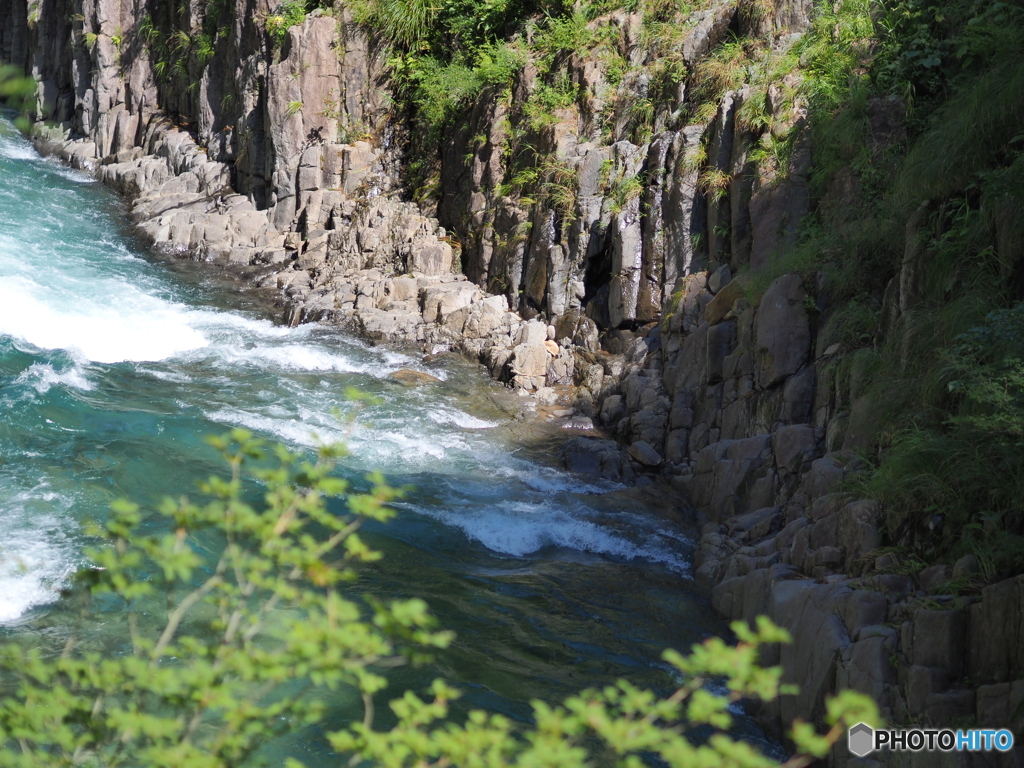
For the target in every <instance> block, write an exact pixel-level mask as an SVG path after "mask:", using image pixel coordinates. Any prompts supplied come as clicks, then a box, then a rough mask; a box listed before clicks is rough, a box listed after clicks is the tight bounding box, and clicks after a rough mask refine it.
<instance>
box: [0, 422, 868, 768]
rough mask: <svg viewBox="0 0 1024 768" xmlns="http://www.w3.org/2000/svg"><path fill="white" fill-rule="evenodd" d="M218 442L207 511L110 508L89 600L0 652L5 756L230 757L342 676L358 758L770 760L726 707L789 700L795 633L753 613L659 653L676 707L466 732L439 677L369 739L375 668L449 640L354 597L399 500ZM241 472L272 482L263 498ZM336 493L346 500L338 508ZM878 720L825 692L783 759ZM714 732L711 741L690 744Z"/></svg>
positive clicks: (52, 760) (147, 760)
mask: <svg viewBox="0 0 1024 768" xmlns="http://www.w3.org/2000/svg"><path fill="white" fill-rule="evenodd" d="M211 443H212V444H213V445H214V446H215V447H216V448H217V449H218V450H220V451H221V452H222V454H223V455H224V457H225V460H226V461H227V464H228V467H229V469H230V472H229V474H228V476H227V477H211V478H210V479H209V480H208V481H207V482H206V483H204V484H203V485H202V486H201V491H202V493H203V494H204V495H205V496H207V497H208V499H209V500H208V501H207V502H206V503H205V504H202V505H199V504H195V503H193V502H191V501H189V500H188V499H187V498H184V497H183V498H180V499H165V500H164V502H163V503H162V504H161V505H160V506H159V508H158V510H157V512H158V513H159V517H157V516H153V515H150V516H146V515H144V514H143V512H142V510H141V509H140V508H139V507H138V506H137V505H135V504H132V503H130V502H126V501H122V502H118V503H116V504H114V505H113V506H112V510H111V515H110V516H109V519H108V520H107V521H106V522H105V523H104V524H102V525H96V526H95V527H94V529H93V530H92V531H91V533H92V534H93V535H95V536H96V537H97V538H98V539H99V541H100V542H101V544H100V546H97V547H96V548H94V549H92V550H91V551H90V552H89V553H88V556H89V559H90V560H91V562H92V566H91V567H89V568H87V569H85V570H84V571H82V573H81V574H80V576H79V580H78V585H77V589H76V590H75V592H74V593H73V594H72V595H69V596H68V598H67V599H68V600H70V601H73V600H74V599H76V598H77V599H80V600H81V610H80V613H79V620H78V625H77V626H76V627H75V628H74V629H73V630H72V631H71V632H70V633H69V634H68V635H67V637H66V639H63V645H62V647H53V648H49V649H46V648H40V647H38V646H37V647H29V645H28V644H27V642H25V641H22V640H18V639H15V640H12V641H9V642H7V643H5V644H4V645H2V646H0V766H20V767H23V768H27V767H28V766H33V767H37V766H105V767H107V768H114V767H115V766H122V765H132V766H154V767H156V766H161V767H163V766H166V767H170V766H179V767H180V766H190V768H191V767H196V768H199V767H201V768H207V767H209V768H215V767H220V766H237V765H240V764H242V763H243V762H245V761H247V760H251V759H255V758H258V750H259V748H260V747H261V746H262V745H264V744H265V743H266V742H267V741H268V740H270V739H273V738H274V737H277V736H280V735H283V734H285V733H288V732H293V731H296V730H298V729H301V728H303V727H306V726H308V725H310V724H313V723H315V722H317V721H318V720H319V719H320V718H321V717H322V715H323V712H324V706H323V698H324V696H323V694H324V693H325V692H327V691H336V690H339V689H342V688H344V689H347V690H348V691H354V692H356V693H357V694H358V696H360V697H361V698H362V700H363V703H364V717H363V719H362V721H361V722H356V723H352V724H350V725H349V726H348V727H346V728H345V729H343V730H341V731H338V732H336V733H332V734H330V735H329V739H330V742H331V744H332V745H333V747H334V748H335V749H336V750H337V751H338V752H339V756H341V755H344V756H345V757H346V758H347V759H348V762H349V764H350V765H353V766H354V765H362V764H367V765H379V766H394V767H396V768H397V767H398V766H410V768H411V767H413V766H415V767H416V768H426V767H427V766H435V767H436V768H443V767H444V766H460V767H461V768H474V767H476V766H480V767H481V768H482V767H483V766H488V767H489V768H499V767H501V766H523V767H524V768H525V766H536V767H540V766H552V767H554V766H559V767H560V768H573V767H574V766H579V767H580V768H582V766H585V765H592V764H594V762H593V761H594V760H595V759H596V760H598V761H599V762H600V763H601V764H609V765H618V766H623V767H624V768H637V767H638V766H641V765H645V764H648V763H649V762H650V760H651V759H652V757H653V756H655V755H656V756H658V757H659V758H660V760H661V761H663V762H664V764H666V765H669V766H683V765H686V766H692V765H707V766H710V765H715V766H726V765H728V766H748V767H749V768H754V767H755V766H770V765H775V764H776V763H775V761H773V760H771V759H769V758H768V757H766V756H764V755H762V754H761V753H759V752H758V751H757V749H756V748H755V747H753V746H752V745H750V744H747V743H745V742H742V741H738V740H735V739H733V738H732V737H730V736H729V735H728V730H729V729H730V727H731V725H732V715H731V714H730V711H729V707H730V705H731V704H733V703H735V702H738V701H742V700H745V699H753V698H757V699H761V700H771V699H773V698H775V697H777V696H778V695H780V693H785V692H787V691H786V688H785V687H784V686H782V685H781V684H780V680H781V674H782V670H781V668H779V667H771V668H767V669H766V668H762V667H760V666H759V664H758V659H759V655H760V652H761V649H762V647H763V646H764V645H766V644H770V643H778V642H787V641H788V640H789V638H788V635H787V634H786V632H785V631H783V630H781V629H779V628H777V627H775V626H773V625H772V624H771V623H770V622H768V621H767V620H766V619H764V618H762V619H760V620H759V622H758V623H757V627H756V629H750V628H749V627H747V626H746V625H745V624H743V623H737V624H735V625H734V626H733V630H734V632H735V633H736V636H737V638H738V640H739V643H738V644H737V645H736V646H730V645H728V644H727V643H726V642H725V641H723V640H721V639H719V638H711V639H709V640H707V641H706V642H704V643H703V644H702V645H698V646H694V648H693V650H692V652H691V654H690V655H689V656H688V657H684V656H682V655H680V654H678V653H676V652H674V651H667V652H666V653H665V655H664V660H665V661H666V663H667V664H668V665H670V666H671V667H672V674H673V676H674V677H675V679H676V680H678V681H680V682H679V684H678V687H677V690H676V691H675V693H673V694H672V695H670V696H668V697H667V698H662V697H659V696H658V695H656V694H655V693H652V692H651V691H645V690H640V689H637V688H636V687H634V686H632V685H631V684H629V683H628V682H626V681H620V682H619V683H618V684H617V685H614V686H609V687H607V688H605V689H604V690H600V691H597V690H591V691H585V692H583V693H581V694H579V695H577V696H572V697H570V698H568V699H566V700H565V701H564V702H563V703H562V704H560V705H558V706H554V707H552V706H549V705H547V704H544V703H541V702H534V704H533V706H534V718H535V723H534V724H533V725H532V726H529V727H519V726H517V725H514V724H513V723H512V722H510V721H509V720H508V719H506V718H504V717H502V716H500V715H495V714H490V713H487V712H482V711H474V712H471V713H470V714H469V716H468V719H467V720H466V721H465V722H464V723H461V724H459V723H456V722H454V721H452V720H451V719H450V718H449V703H450V702H451V701H452V700H454V699H455V698H457V696H458V692H457V691H456V690H454V689H453V688H451V687H450V686H449V685H447V684H445V683H444V682H442V681H436V682H435V683H434V685H433V687H432V690H431V691H430V695H429V697H428V698H426V699H424V698H420V697H418V696H417V695H416V694H415V693H413V692H411V691H406V692H404V695H403V696H402V698H400V699H397V700H395V701H392V702H391V709H392V710H393V712H394V715H395V716H396V718H397V724H396V725H395V726H394V727H392V728H390V729H389V730H383V731H381V730H375V729H374V696H375V694H378V693H379V692H380V691H382V690H383V688H384V687H385V685H386V682H387V681H386V678H385V672H386V670H388V669H389V668H393V667H395V666H398V665H402V664H420V663H424V662H425V661H427V660H428V659H429V658H430V656H429V654H430V652H431V651H432V650H434V649H439V648H444V647H446V646H447V645H448V644H449V643H450V642H451V640H452V634H451V633H450V632H445V631H439V630H438V629H437V628H436V626H435V621H434V619H433V618H432V617H431V615H430V614H429V612H428V610H427V606H426V604H425V603H424V602H423V601H422V600H418V599H411V600H396V601H391V602H387V603H385V602H382V601H379V600H376V599H373V598H370V597H365V598H363V599H361V600H360V599H358V598H356V597H354V596H353V594H352V592H353V583H354V582H355V580H356V578H357V573H358V566H359V565H360V564H361V563H366V562H370V561H374V560H377V559H378V558H379V557H380V554H379V553H377V552H375V551H374V550H372V549H371V548H370V547H369V546H367V544H366V543H365V542H364V540H363V539H362V538H361V537H360V536H359V533H358V530H359V528H360V526H361V525H362V524H363V523H364V522H365V521H367V520H374V521H380V522H384V521H387V520H388V519H390V518H391V517H393V515H394V514H395V513H394V511H393V510H392V509H391V508H389V506H388V503H389V502H390V501H392V500H394V499H396V498H397V497H398V496H399V495H400V494H401V491H399V490H396V489H394V488H391V487H389V486H388V485H387V484H386V483H385V482H384V479H383V478H382V477H381V476H380V475H371V476H369V477H368V478H367V480H368V482H369V490H368V491H365V492H356V491H354V490H353V489H352V488H351V487H350V486H349V484H348V483H347V481H345V480H343V479H340V478H338V477H337V476H336V474H335V473H334V471H333V470H334V469H335V467H336V464H337V461H338V459H339V458H341V457H342V456H343V455H344V451H343V450H342V449H339V448H337V447H324V448H322V449H320V451H319V453H318V455H317V457H316V458H315V459H308V458H303V457H302V456H299V455H297V454H294V453H292V452H290V451H288V450H287V449H285V448H283V447H280V446H267V445H265V444H264V443H263V442H262V441H260V440H257V439H255V438H253V436H252V435H251V434H249V433H247V432H245V431H244V430H235V431H233V432H231V433H230V434H228V435H224V436H221V437H217V438H212V439H211ZM250 477H252V478H255V479H256V480H258V481H259V482H260V483H261V484H262V485H261V487H262V491H263V495H262V502H261V503H260V504H258V505H255V506H254V505H253V504H251V503H249V502H247V501H246V500H245V492H244V491H245V489H246V488H251V486H250V485H247V479H248V478H250ZM250 495H251V491H250ZM328 499H343V500H344V501H345V503H346V506H347V514H342V515H339V514H336V513H335V512H334V511H331V510H330V509H329V508H328V505H327V501H328ZM160 518H162V521H161V520H160ZM154 531H157V532H154ZM200 532H203V536H202V537H201V539H200V538H197V537H196V534H197V533H200ZM211 540H213V541H215V542H218V543H219V545H218V546H211V545H210V543H209V542H210V541H211ZM201 542H202V543H201ZM211 552H213V553H214V554H212V555H211ZM217 552H219V554H217ZM118 623H120V626H115V627H114V630H115V632H114V635H113V636H114V637H115V638H116V640H114V641H113V642H112V643H111V642H110V641H108V642H107V644H106V645H104V641H103V640H101V639H100V638H103V637H106V638H110V637H111V634H110V631H111V627H112V625H117V624H118ZM100 625H102V626H103V627H104V631H103V632H97V631H96V630H97V628H98V627H99V626H100ZM710 679H714V680H716V681H721V680H724V683H725V693H722V694H717V693H713V692H712V691H711V690H709V687H708V686H707V682H708V681H709V680H710ZM877 718H878V714H877V710H876V708H875V705H874V703H873V702H872V701H871V700H870V699H868V698H866V697H864V696H861V695H859V694H854V693H851V692H844V693H843V694H842V695H840V696H839V697H837V698H836V699H834V700H832V701H831V703H830V704H829V709H828V723H829V725H830V726H831V728H830V730H829V731H828V732H827V733H825V734H819V733H818V732H817V731H816V730H815V729H814V728H813V727H812V726H811V725H809V724H807V723H799V722H798V723H796V724H795V725H794V728H793V731H792V733H791V737H792V740H793V745H794V748H795V752H796V756H795V757H793V758H792V759H790V760H789V761H788V762H787V763H786V765H787V766H790V767H791V768H794V767H795V766H802V765H807V764H808V763H810V762H811V761H812V760H813V759H814V758H817V757H820V756H822V755H824V754H825V753H826V752H828V750H829V749H830V747H831V745H832V744H833V743H834V742H835V741H836V740H837V739H838V738H839V737H840V736H841V735H842V733H843V732H844V731H845V729H846V727H847V726H848V725H849V724H852V723H855V722H858V721H868V722H874V721H876V720H877ZM708 727H710V728H711V729H712V730H713V731H714V733H713V735H711V736H710V738H708V739H706V740H705V741H703V742H702V743H697V742H696V741H695V740H692V739H691V738H689V737H688V736H692V732H693V731H694V729H696V728H705V729H707V728H708ZM298 765H299V763H297V762H296V761H294V760H291V761H290V762H289V766H290V768H296V766H298Z"/></svg>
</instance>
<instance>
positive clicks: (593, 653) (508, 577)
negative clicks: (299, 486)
mask: <svg viewBox="0 0 1024 768" xmlns="http://www.w3.org/2000/svg"><path fill="white" fill-rule="evenodd" d="M402 368H411V369H415V370H420V371H424V372H428V373H430V374H431V375H433V376H436V377H438V378H439V379H441V380H442V381H441V382H440V383H438V384H433V385H426V386H421V387H411V388H410V387H405V386H402V385H400V384H399V383H397V382H395V381H393V380H392V379H389V378H388V374H390V373H393V372H394V371H397V370H399V369H402ZM351 386H355V387H357V388H359V389H360V390H362V391H364V392H367V393H370V394H373V395H375V396H377V403H376V404H374V405H371V406H369V407H367V408H365V409H364V410H363V411H362V412H361V413H360V414H359V418H358V421H357V423H356V425H355V427H353V428H352V429H351V430H349V429H348V428H346V427H345V426H344V425H343V424H342V423H341V422H339V420H338V418H337V414H338V412H339V411H341V412H345V411H346V410H347V409H349V408H351V407H352V404H351V403H350V402H349V401H347V400H346V399H345V397H344V394H343V393H344V392H345V390H346V388H348V387H351ZM507 397H508V395H507V393H505V392H504V391H502V389H501V388H500V387H499V386H498V385H497V384H495V383H493V382H492V381H490V379H488V378H487V377H486V375H485V374H484V373H483V372H482V370H481V369H480V368H479V367H478V366H475V365H472V364H470V363H469V362H468V361H460V360H458V359H454V358H452V357H449V358H444V359H441V360H438V361H435V362H429V363H425V362H423V361H422V360H421V359H420V357H419V356H417V355H415V354H407V353H402V352H398V351H394V350H389V349H384V348H376V347H373V346H370V345H368V344H366V343H364V342H362V341H360V340H358V339H354V338H352V337H351V336H349V335H346V334H344V333H342V332H339V331H337V330H333V329H328V328H320V327H314V326H302V327H299V328H285V327H282V326H280V325H276V324H275V323H274V322H272V319H271V318H270V316H269V314H268V311H267V309H266V307H265V306H263V305H261V304H259V303H258V302H256V301H255V300H253V299H251V298H247V297H246V296H244V295H243V294H241V293H240V292H239V291H238V290H237V288H236V287H233V286H232V285H231V284H230V283H226V282H225V281H224V280H223V279H219V278H217V277H216V276H215V273H214V272H213V271H211V270H208V269H203V268H199V267H197V266H196V265H191V264H186V265H175V264H174V263H173V262H168V261H166V260H160V259H157V258H155V257H153V256H151V255H149V254H148V253H147V252H146V251H145V250H144V249H143V248H141V247H140V246H139V244H138V243H136V242H135V241H134V240H133V239H132V237H131V236H130V234H129V232H128V229H127V226H126V223H125V217H124V210H123V203H121V201H119V200H118V199H117V198H116V196H115V195H113V194H112V193H111V192H110V191H109V190H107V189H106V188H104V187H103V186H102V185H100V184H98V183H95V182H94V181H93V180H92V179H91V178H90V177H88V176H86V175H84V174H81V173H79V172H77V171H73V170H71V169H67V168H64V167H62V166H60V165H58V164H56V163H55V162H53V161H51V160H46V159H42V158H40V157H39V156H38V155H37V154H36V153H35V152H34V150H33V149H32V147H31V145H30V144H29V143H28V142H26V141H25V140H24V139H22V138H21V137H20V136H18V135H17V134H16V133H15V132H14V129H13V128H12V127H11V126H10V124H7V123H5V124H3V125H2V126H0V636H3V635H5V636H11V635H19V636H22V637H30V636H32V634H33V633H36V634H38V636H39V637H40V642H43V638H44V637H45V636H46V635H47V633H53V632H54V631H57V629H59V627H60V626H61V623H62V622H65V621H67V618H66V617H64V616H63V614H62V613H61V600H60V598H59V595H58V593H59V591H60V589H61V588H62V587H65V586H67V585H68V583H69V578H70V577H71V576H72V574H73V573H74V572H75V571H76V569H78V568H79V567H81V566H82V565H83V562H84V559H83V555H82V550H83V546H84V545H85V541H84V534H83V533H82V530H83V522H84V521H86V520H89V519H97V518H102V517H103V515H104V514H105V510H106V509H107V508H108V505H109V504H110V502H111V501H112V500H114V499H116V498H118V497H129V498H132V499H134V500H137V501H140V502H143V503H147V502H152V501H155V500H157V499H159V498H160V497H162V496H163V495H165V494H175V495H177V494H180V493H183V492H184V493H188V492H190V491H194V489H195V487H196V484H197V483H198V481H199V480H201V479H202V478H205V477H206V476H208V475H209V474H210V473H212V472H217V471H219V470H220V469H221V465H220V464H219V461H218V458H217V456H216V455H215V454H214V452H213V450H212V449H210V448H208V447H206V445H205V443H204V442H203V437H204V436H206V435H209V434H212V433H220V432H223V431H225V430H226V429H227V428H230V427H233V426H243V427H246V428H249V429H251V430H253V431H254V432H256V433H257V434H258V435H260V436H262V437H266V438H269V439H273V440H277V441H283V442H285V443H287V444H288V445H290V446H292V447H294V448H305V447H312V446H314V445H316V443H317V441H319V440H326V441H333V440H341V439H344V440H346V442H347V444H348V446H349V448H350V450H351V456H350V457H349V458H347V459H345V460H344V463H343V466H342V468H341V471H342V472H343V473H344V474H345V475H346V476H348V477H350V478H353V479H354V480H355V481H356V482H359V478H361V477H362V476H363V475H365V473H366V472H367V471H368V470H374V469H379V470H381V471H383V472H384V473H385V475H386V476H387V478H388V480H389V481H390V482H391V483H392V484H396V485H405V484H409V485H411V486H414V488H415V490H414V491H413V492H412V493H411V494H410V496H409V497H408V498H407V499H406V500H405V501H403V502H401V503H400V504H399V505H398V507H399V515H398V517H397V519H396V520H395V521H393V522H392V523H389V524H388V525H386V526H375V527H373V528H371V529H370V531H369V539H370V543H371V544H372V545H374V546H375V547H377V548H378V549H380V550H382V551H383V552H384V553H385V558H384V560H383V562H382V564H381V565H375V566H374V567H373V568H371V569H368V570H367V572H366V574H365V575H364V576H363V587H364V588H366V589H367V590H369V591H372V592H374V593H376V594H378V595H380V596H385V597H388V596H394V597H410V596H422V597H424V598H425V599H426V600H427V601H428V602H429V603H430V605H431V607H432V609H433V610H434V612H435V613H436V614H437V615H438V616H439V618H440V620H441V624H442V625H443V626H445V627H446V628H449V629H453V630H455V631H456V632H457V634H458V640H457V642H456V643H455V644H454V646H453V647H452V648H451V649H449V650H448V651H446V652H444V653H443V654H441V655H440V656H439V657H438V659H437V661H436V663H435V664H434V665H433V666H432V667H430V668H427V669H420V670H415V671H412V670H409V671H403V672H401V673H400V674H398V675H396V678H397V680H396V681H395V685H397V684H399V683H400V684H402V685H413V686H420V685H424V684H426V682H427V681H429V680H430V679H432V678H433V677H435V676H437V675H439V674H440V675H443V676H445V677H447V678H448V679H449V680H451V681H453V682H455V683H458V684H460V685H462V686H464V687H465V688H466V690H467V695H466V697H465V701H464V703H465V704H466V705H469V706H484V707H487V708H490V709H492V710H497V711H502V712H505V713H507V714H509V715H511V716H513V717H515V718H519V719H523V718H525V717H527V716H528V713H529V707H528V705H527V703H526V702H528V701H529V700H530V699H532V698H538V697H539V698H542V699H547V700H555V699H557V698H560V697H563V696H565V695H566V694H568V693H571V692H573V691H575V690H579V689H581V688H584V687H587V686H591V685H595V684H602V683H606V682H610V681H612V680H614V679H616V678H618V677H622V676H626V677H629V678H630V679H631V680H633V681H634V682H636V683H638V684H641V685H649V686H654V687H657V688H660V689H664V688H665V687H666V685H669V684H670V683H671V680H670V679H669V675H668V674H667V671H666V668H665V666H664V665H663V664H662V663H661V662H660V661H659V656H660V653H661V651H662V649H663V648H665V647H669V646H671V647H676V648H687V647H688V646H689V645H690V644H691V643H693V642H695V641H697V640H699V639H701V638H702V637H705V636H707V635H708V634H710V633H712V632H720V631H721V630H722V626H721V624H720V622H719V621H718V620H716V619H715V618H713V616H712V614H711V611H710V608H709V606H708V603H707V600H706V599H705V598H704V597H702V596H701V595H700V594H699V593H698V591H697V590H695V589H694V587H693V584H692V581H691V580H690V577H689V565H688V558H689V554H690V552H691V549H692V533H689V534H688V533H687V531H685V530H683V529H680V528H678V527H677V526H675V525H674V524H672V523H671V522H669V521H667V520H666V519H665V518H664V517H662V516H659V515H657V514H653V513H651V512H650V511H649V510H647V509H645V508H644V507H643V505H642V504H640V503H639V502H636V501H630V497H628V496H626V495H623V494H621V493H619V494H616V493H614V492H613V493H611V494H608V493H606V492H608V491H614V490H615V489H614V487H613V486H609V485H595V484H591V483H587V482H584V481H582V480H580V479H578V478H576V477H573V476H571V475H568V474H567V473H565V472H564V471H562V470H561V469H560V468H559V467H558V466H557V463H556V462H555V461H554V459H553V451H552V443H551V440H550V439H548V440H541V439H527V437H526V435H527V431H525V430H523V429H522V428H521V426H520V424H519V423H517V422H515V421H514V420H512V419H511V418H510V416H509V415H508V410H507V409H506V408H505V407H504V406H503V403H504V402H505V400H504V398H507ZM55 628H56V629H55ZM353 714H354V711H353V710H352V709H351V706H350V704H349V703H348V702H347V701H345V700H342V699H339V701H338V702H337V704H336V706H333V707H332V709H331V711H330V715H329V717H328V720H327V723H326V727H328V728H329V727H331V726H337V725H339V724H341V723H343V722H345V721H347V720H348V719H349V718H350V717H351V716H352V715H353ZM324 749H325V747H324V743H323V740H322V739H321V737H320V734H319V733H318V732H317V730H316V729H314V730H313V731H310V732H305V733H302V734H299V735H297V736H294V737H292V738H290V739H288V740H287V741H285V742H282V743H279V744H277V745H275V746H274V747H273V750H274V751H275V752H276V753H277V754H278V755H280V754H284V753H288V754H293V755H295V756H296V757H299V758H300V759H303V760H306V761H308V762H309V763H310V764H316V763H318V762H320V756H322V754H323V752H324ZM325 764H326V763H325Z"/></svg>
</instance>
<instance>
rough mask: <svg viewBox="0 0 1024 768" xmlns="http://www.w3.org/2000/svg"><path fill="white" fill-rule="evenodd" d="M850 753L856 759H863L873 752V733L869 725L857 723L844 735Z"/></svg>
mask: <svg viewBox="0 0 1024 768" xmlns="http://www.w3.org/2000/svg"><path fill="white" fill-rule="evenodd" d="M846 740H847V743H848V745H849V747H850V752H851V753H852V754H854V755H856V756H857V757H864V756H865V755H867V754H869V753H870V752H872V751H873V750H874V743H875V732H874V730H873V729H872V728H871V726H870V725H867V724H865V723H857V724H856V725H855V726H853V728H851V729H850V731H849V733H847V734H846Z"/></svg>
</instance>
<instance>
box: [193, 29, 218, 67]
mask: <svg viewBox="0 0 1024 768" xmlns="http://www.w3.org/2000/svg"><path fill="white" fill-rule="evenodd" d="M215 53H216V51H215V50H214V47H213V38H212V37H211V36H210V35H208V34H205V33H200V34H198V35H196V40H195V54H196V60H197V61H198V62H199V65H200V66H205V65H206V64H208V63H209V62H210V59H212V58H213V56H214V54H215Z"/></svg>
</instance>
